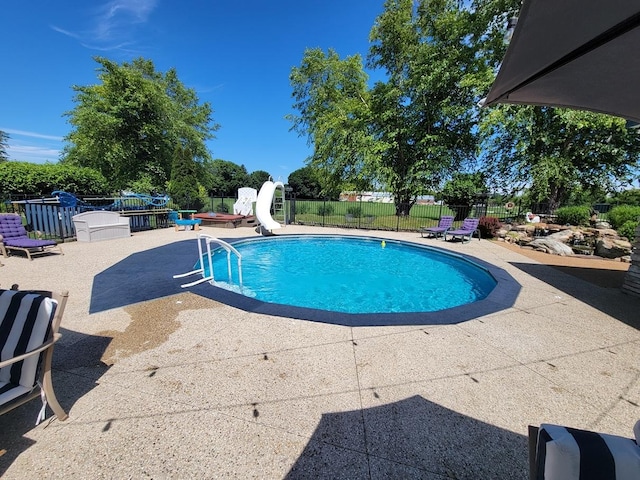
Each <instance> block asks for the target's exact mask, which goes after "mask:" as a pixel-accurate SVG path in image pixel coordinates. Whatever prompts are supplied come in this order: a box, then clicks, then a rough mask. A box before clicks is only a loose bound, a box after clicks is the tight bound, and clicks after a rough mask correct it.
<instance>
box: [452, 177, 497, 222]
mask: <svg viewBox="0 0 640 480" xmlns="http://www.w3.org/2000/svg"><path fill="white" fill-rule="evenodd" d="M485 192H486V185H485V181H484V175H483V174H482V173H479V172H476V173H456V174H454V175H453V177H452V178H451V179H450V180H449V181H448V182H447V183H445V185H444V188H443V189H442V197H443V198H444V200H445V201H446V202H447V204H448V205H450V206H451V207H452V208H455V209H456V218H455V219H456V220H461V219H463V218H465V217H467V216H468V215H469V212H470V211H471V206H472V205H473V204H474V202H475V200H476V199H477V198H478V196H479V195H481V194H484V193H485Z"/></svg>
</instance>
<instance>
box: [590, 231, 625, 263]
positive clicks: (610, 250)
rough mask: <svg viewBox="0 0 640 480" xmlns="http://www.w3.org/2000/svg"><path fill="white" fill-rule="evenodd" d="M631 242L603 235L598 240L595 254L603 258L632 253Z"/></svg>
mask: <svg viewBox="0 0 640 480" xmlns="http://www.w3.org/2000/svg"><path fill="white" fill-rule="evenodd" d="M631 247H632V246H631V242H628V241H627V240H623V239H621V238H614V237H610V236H603V237H600V238H598V240H596V251H595V254H596V255H598V256H599V257H603V258H619V257H625V256H627V255H631Z"/></svg>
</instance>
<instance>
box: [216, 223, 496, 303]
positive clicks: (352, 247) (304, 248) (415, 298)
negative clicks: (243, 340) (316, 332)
mask: <svg viewBox="0 0 640 480" xmlns="http://www.w3.org/2000/svg"><path fill="white" fill-rule="evenodd" d="M233 246H234V247H235V248H236V249H237V250H238V251H239V252H240V254H241V255H242V276H243V289H242V291H241V292H240V293H243V294H244V295H248V296H251V297H255V298H257V299H258V300H261V301H264V302H270V303H278V304H284V305H293V306H297V307H307V308H315V309H320V310H329V311H335V312H343V313H408V312H434V311H438V310H443V309H447V308H452V307H456V306H460V305H465V304H468V303H471V302H475V301H477V300H482V299H483V298H485V297H486V296H487V295H488V294H489V293H490V292H491V291H492V290H493V288H494V287H495V285H496V281H495V279H494V278H493V277H492V276H491V274H489V273H488V272H487V271H486V270H485V269H484V268H482V267H480V266H479V265H477V264H475V263H473V262H470V261H467V260H465V259H464V258H463V257H460V256H457V255H454V254H448V253H445V252H442V251H440V250H436V249H433V248H429V247H423V246H420V245H416V244H408V243H402V242H396V241H393V240H385V244H384V246H383V244H382V239H375V238H373V239H372V238H364V237H344V236H335V237H334V236H324V235H323V236H307V235H304V236H287V237H270V238H260V239H253V240H244V241H240V242H235V243H233ZM212 247H213V245H212ZM213 258H214V261H213V271H214V277H215V284H216V285H217V286H220V287H223V288H231V289H234V290H237V289H238V286H237V284H238V273H237V261H236V257H235V256H234V255H232V256H231V265H232V282H229V278H228V273H227V272H228V267H227V254H226V252H225V251H224V250H221V249H217V250H216V251H215V254H214V256H213ZM206 264H207V262H205V274H206V275H208V270H209V269H208V265H206ZM230 283H231V284H235V285H234V286H230V285H229V284H230Z"/></svg>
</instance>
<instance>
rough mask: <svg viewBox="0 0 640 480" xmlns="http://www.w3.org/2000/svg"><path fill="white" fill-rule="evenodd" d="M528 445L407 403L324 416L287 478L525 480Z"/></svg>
mask: <svg viewBox="0 0 640 480" xmlns="http://www.w3.org/2000/svg"><path fill="white" fill-rule="evenodd" d="M528 469H529V463H528V441H527V437H525V436H523V435H519V434H516V433H513V432H510V431H508V430H504V429H502V428H498V427H495V426H493V425H489V424H487V423H484V422H481V421H479V420H476V419H474V418H471V417H468V416H465V415H462V414H460V413H457V412H455V411H453V410H449V409H448V408H444V407H442V406H441V405H438V404H436V403H433V402H430V401H428V400H425V399H424V398H423V397H421V396H417V395H416V396H413V397H410V398H407V399H405V400H401V401H399V402H393V403H389V404H386V405H381V406H379V407H373V408H366V409H364V410H355V411H350V412H341V413H328V414H324V415H323V416H322V419H321V420H320V423H319V424H318V427H317V428H316V430H315V431H314V433H313V436H312V437H311V439H310V440H309V442H308V443H307V445H306V447H305V449H304V450H303V452H302V454H301V455H300V457H299V458H298V460H297V461H296V463H295V464H294V465H293V466H292V468H291V470H290V471H289V473H288V474H287V476H286V477H285V478H286V479H287V480H297V479H307V478H316V479H317V478H327V479H329V478H331V479H333V478H350V479H357V478H430V479H451V478H456V479H459V480H462V479H469V480H477V479H479V478H483V479H506V478H508V479H526V478H528V474H529V470H528Z"/></svg>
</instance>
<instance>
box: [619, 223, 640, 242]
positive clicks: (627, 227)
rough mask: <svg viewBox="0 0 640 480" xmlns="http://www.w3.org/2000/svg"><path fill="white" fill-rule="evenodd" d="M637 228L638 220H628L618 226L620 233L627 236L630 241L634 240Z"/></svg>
mask: <svg viewBox="0 0 640 480" xmlns="http://www.w3.org/2000/svg"><path fill="white" fill-rule="evenodd" d="M636 228H638V222H637V221H636V220H627V221H626V222H624V223H623V224H622V225H621V226H620V227H619V228H618V235H620V236H621V237H627V239H628V240H629V241H630V242H633V241H634V240H635V238H636Z"/></svg>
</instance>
